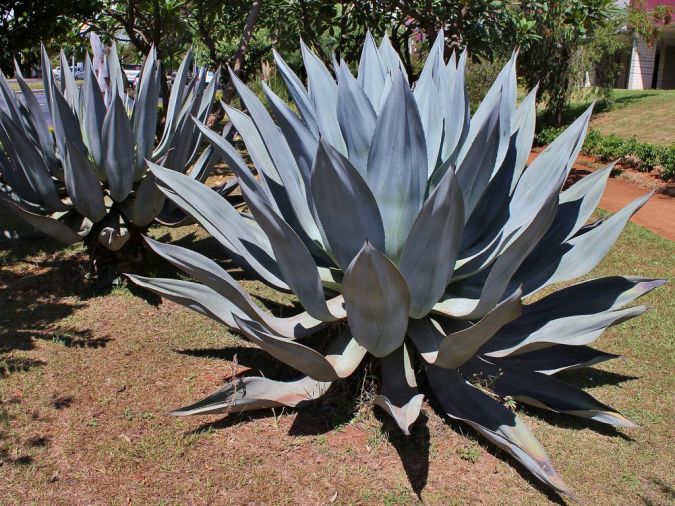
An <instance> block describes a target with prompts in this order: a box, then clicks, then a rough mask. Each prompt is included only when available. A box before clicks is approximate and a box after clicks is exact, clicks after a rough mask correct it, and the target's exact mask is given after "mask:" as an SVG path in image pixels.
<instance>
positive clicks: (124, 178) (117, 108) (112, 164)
mask: <svg viewBox="0 0 675 506" xmlns="http://www.w3.org/2000/svg"><path fill="white" fill-rule="evenodd" d="M102 140H103V168H104V170H105V173H106V175H107V179H108V187H109V188H110V196H111V197H112V199H113V200H114V201H115V202H122V201H124V199H126V198H127V196H128V195H129V192H131V189H132V187H133V184H134V169H133V167H134V165H133V164H134V140H133V131H132V129H131V123H130V122H129V117H128V116H127V111H126V110H125V108H124V105H123V104H122V99H121V98H120V97H119V96H118V95H115V96H114V97H113V100H112V103H111V104H110V108H109V109H108V112H107V113H106V115H105V120H104V121H103V134H102Z"/></svg>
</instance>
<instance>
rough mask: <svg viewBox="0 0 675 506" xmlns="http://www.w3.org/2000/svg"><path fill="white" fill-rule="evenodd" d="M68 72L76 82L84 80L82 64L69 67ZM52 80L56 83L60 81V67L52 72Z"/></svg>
mask: <svg viewBox="0 0 675 506" xmlns="http://www.w3.org/2000/svg"><path fill="white" fill-rule="evenodd" d="M70 71H71V72H72V73H73V76H74V77H75V80H76V81H81V80H83V79H84V65H83V64H82V63H77V64H75V66H74V67H73V66H70ZM53 74H54V79H56V80H57V81H60V80H61V66H58V67H56V68H55V69H54V71H53Z"/></svg>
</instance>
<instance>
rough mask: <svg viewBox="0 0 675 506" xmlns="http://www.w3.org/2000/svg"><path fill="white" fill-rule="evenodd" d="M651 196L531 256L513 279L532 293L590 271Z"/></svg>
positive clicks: (635, 201)
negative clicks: (589, 228) (593, 226)
mask: <svg viewBox="0 0 675 506" xmlns="http://www.w3.org/2000/svg"><path fill="white" fill-rule="evenodd" d="M651 196H652V193H648V194H647V195H644V196H643V197H639V198H637V199H635V200H634V201H633V202H631V203H630V204H628V205H627V206H626V207H624V208H623V209H621V210H620V211H618V212H616V213H614V214H613V215H612V216H611V217H610V218H608V219H607V220H606V221H604V222H603V223H600V224H599V225H598V226H597V227H595V228H593V229H591V230H589V231H588V232H586V233H584V234H583V235H578V236H575V237H573V238H572V239H570V240H568V241H566V242H564V243H562V244H560V245H558V246H557V247H555V248H550V249H548V250H547V251H546V253H545V256H541V252H538V253H539V254H538V255H536V256H535V255H531V256H530V257H529V258H528V259H527V260H526V261H525V263H524V264H523V266H522V267H521V268H520V270H519V272H518V273H517V275H516V276H515V277H514V281H513V282H515V283H518V282H520V280H522V283H523V285H524V291H525V293H526V294H532V293H535V292H536V291H538V290H540V289H542V288H544V287H545V286H548V285H550V284H552V283H558V282H561V281H566V280H569V279H574V278H577V277H579V276H583V275H584V274H587V273H588V272H590V271H591V269H593V268H594V267H595V266H596V265H597V264H598V263H599V262H600V260H602V259H603V258H604V257H605V255H607V253H608V252H609V250H610V248H611V247H612V246H613V245H614V243H615V242H616V240H617V239H618V238H619V234H621V231H622V230H623V228H624V227H625V226H626V223H627V222H628V220H629V219H630V218H631V216H633V214H635V213H636V212H637V211H638V210H639V209H640V208H641V207H642V206H643V205H645V204H646V203H647V200H649V197H651ZM551 259H555V261H554V262H552V261H551Z"/></svg>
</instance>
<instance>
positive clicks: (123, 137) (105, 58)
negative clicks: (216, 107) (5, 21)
mask: <svg viewBox="0 0 675 506" xmlns="http://www.w3.org/2000/svg"><path fill="white" fill-rule="evenodd" d="M92 46H93V48H94V64H92V61H91V59H90V57H89V55H87V56H86V61H85V78H84V82H83V83H82V86H81V87H80V86H78V84H77V83H76V81H75V79H74V77H73V74H72V72H71V71H70V68H69V66H68V62H67V59H66V58H65V55H64V54H63V52H61V69H62V75H61V79H60V82H57V81H56V80H55V79H54V78H53V75H52V69H51V64H50V60H49V57H48V56H47V54H46V52H45V50H44V47H43V48H42V74H43V81H44V93H45V95H46V100H47V103H48V107H49V113H50V118H45V117H44V115H43V113H42V110H41V108H40V105H39V102H38V100H37V98H36V96H35V95H34V93H33V92H32V91H31V89H30V88H29V86H28V85H27V84H26V82H25V81H24V79H23V78H22V76H21V72H20V70H19V68H18V66H17V67H16V78H17V82H18V84H19V86H20V88H21V93H20V94H18V96H15V94H14V93H13V91H12V90H11V89H10V87H9V84H8V83H7V81H6V79H5V76H4V75H1V74H0V93H2V95H3V98H4V101H5V103H6V104H7V111H5V110H0V146H1V148H2V149H0V176H1V177H0V202H1V203H2V204H4V205H5V206H6V207H8V208H9V209H11V210H12V211H14V212H15V213H16V214H18V215H19V216H20V217H21V218H23V219H24V220H25V221H27V222H28V223H29V224H31V225H32V226H33V227H35V228H36V229H38V230H39V231H41V232H43V233H44V234H47V235H49V236H52V237H54V238H56V239H58V240H60V241H62V242H64V243H67V244H72V243H75V242H79V241H85V242H87V245H88V246H89V247H90V248H92V247H93V246H94V245H95V244H100V245H102V246H103V247H104V248H107V249H108V250H111V251H117V250H119V249H120V248H122V247H123V246H124V245H125V244H126V243H127V241H129V239H130V238H131V237H133V236H134V234H136V235H138V233H137V232H138V231H139V230H140V231H142V230H143V229H145V228H146V227H147V226H148V225H149V224H150V223H151V222H152V221H153V220H155V219H156V218H158V217H159V219H160V221H163V222H165V223H166V224H169V225H179V224H182V223H184V222H185V218H186V217H185V216H184V215H181V214H180V213H176V210H175V209H174V206H173V205H172V204H170V203H166V204H165V197H164V195H163V194H162V193H161V192H160V191H159V190H158V189H157V186H156V184H155V178H154V176H152V174H149V172H148V170H147V165H146V159H148V160H154V161H161V163H162V164H163V165H165V166H166V167H170V168H171V169H173V170H176V171H179V172H186V171H187V170H188V168H189V167H191V166H192V165H193V162H194V166H193V167H192V170H191V172H190V176H189V177H190V178H192V179H194V180H195V181H204V180H205V179H206V177H207V176H208V175H209V173H210V172H211V170H212V168H213V166H214V165H215V163H216V162H217V161H218V156H217V154H216V151H215V150H214V149H213V148H211V147H208V148H207V149H206V150H204V151H203V152H202V153H201V155H200V156H199V157H197V155H198V154H199V151H200V145H201V134H200V132H199V130H198V129H197V126H196V123H195V121H196V122H203V121H205V120H206V118H207V116H208V114H209V110H210V108H211V104H212V101H213V97H214V94H215V91H216V89H217V86H218V81H217V79H214V80H212V81H211V83H210V84H209V85H208V86H206V84H205V79H204V78H205V70H204V71H202V72H201V73H199V74H197V75H196V76H195V78H194V79H192V80H189V79H188V76H189V71H190V67H191V65H192V51H189V52H188V53H187V55H186V56H185V58H184V59H183V62H182V64H181V65H180V68H179V69H178V72H177V74H176V78H175V80H174V83H173V86H172V88H171V95H170V98H169V105H168V109H167V111H166V118H165V119H164V123H163V129H162V130H159V129H158V100H159V94H160V76H161V74H160V72H161V70H160V63H159V61H158V60H157V55H156V51H155V50H154V49H153V50H151V51H150V54H149V55H148V57H147V58H146V60H145V63H144V65H143V70H142V73H141V77H140V80H139V82H138V85H137V87H136V90H135V97H134V98H133V99H132V98H131V97H130V96H129V94H128V93H127V90H128V88H127V83H126V79H125V74H124V72H123V71H122V68H121V66H120V62H119V59H118V56H117V52H116V49H115V46H114V45H113V46H112V47H111V48H110V51H109V54H107V55H106V54H105V53H104V51H103V47H102V46H101V45H100V42H98V38H97V37H95V36H94V37H92ZM192 117H194V118H195V121H193V120H192ZM50 121H51V123H53V132H52V131H51V129H50V126H51V125H50ZM195 159H196V162H195ZM232 188H233V185H232V184H230V185H224V186H222V187H219V188H218V190H219V191H220V193H221V194H227V192H229V191H230V190H231V189H232Z"/></svg>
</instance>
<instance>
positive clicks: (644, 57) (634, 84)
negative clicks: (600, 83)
mask: <svg viewBox="0 0 675 506" xmlns="http://www.w3.org/2000/svg"><path fill="white" fill-rule="evenodd" d="M617 3H618V4H623V5H625V4H626V3H627V2H625V1H623V2H617ZM644 3H645V4H646V7H647V9H648V10H651V9H653V8H654V7H656V6H657V5H667V6H671V7H672V8H673V11H675V0H646V1H645V2H644ZM618 85H619V87H620V88H627V89H629V90H644V89H650V88H660V89H675V23H670V24H667V25H663V26H661V27H660V29H659V34H658V37H657V39H656V41H655V42H654V43H653V44H648V43H647V42H646V41H645V40H644V39H643V38H642V37H640V36H637V35H636V36H634V37H633V41H632V50H631V54H630V59H629V61H628V62H627V65H626V67H625V69H624V71H623V72H622V73H621V75H620V76H619V82H618Z"/></svg>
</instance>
